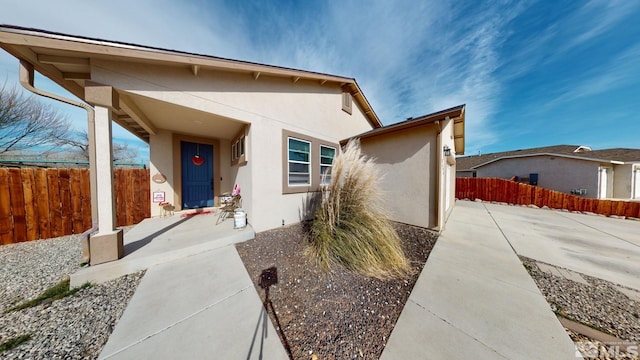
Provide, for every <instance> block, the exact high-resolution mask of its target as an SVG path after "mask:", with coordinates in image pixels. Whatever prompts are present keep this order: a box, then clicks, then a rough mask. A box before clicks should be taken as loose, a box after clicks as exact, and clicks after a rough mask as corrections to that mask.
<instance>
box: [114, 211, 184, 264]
mask: <svg viewBox="0 0 640 360" xmlns="http://www.w3.org/2000/svg"><path fill="white" fill-rule="evenodd" d="M192 218H193V216H187V217H183V218H182V219H180V220H178V221H176V222H174V223H173V224H171V225H167V226H165V227H163V228H162V229H160V230H158V231H156V232H154V233H153V234H150V235H147V236H145V237H143V238H142V239H140V240H137V241H134V242H132V243H129V244H125V245H124V256H125V257H126V256H127V255H130V254H132V253H134V252H136V251H137V250H140V249H141V248H143V247H144V246H146V245H148V244H149V243H150V242H151V241H152V240H153V239H155V238H157V237H158V236H160V235H162V234H164V233H166V232H167V231H169V230H171V229H173V228H175V227H177V226H179V225H180V224H182V223H184V222H186V221H187V220H191V219H192ZM125 236H126V234H125Z"/></svg>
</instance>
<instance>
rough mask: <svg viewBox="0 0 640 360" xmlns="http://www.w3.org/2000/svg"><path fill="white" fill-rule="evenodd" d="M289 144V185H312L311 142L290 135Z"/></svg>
mask: <svg viewBox="0 0 640 360" xmlns="http://www.w3.org/2000/svg"><path fill="white" fill-rule="evenodd" d="M287 144H288V147H287V153H288V168H289V171H288V184H289V186H298V185H311V142H309V141H306V140H301V139H296V138H294V137H289V138H288V140H287Z"/></svg>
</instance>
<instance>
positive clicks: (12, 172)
mask: <svg viewBox="0 0 640 360" xmlns="http://www.w3.org/2000/svg"><path fill="white" fill-rule="evenodd" d="M9 191H11V216H12V217H13V241H14V242H23V241H27V214H26V211H25V206H24V193H23V191H22V172H21V171H20V169H18V168H14V169H9Z"/></svg>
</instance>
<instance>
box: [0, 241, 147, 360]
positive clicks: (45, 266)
mask: <svg viewBox="0 0 640 360" xmlns="http://www.w3.org/2000/svg"><path fill="white" fill-rule="evenodd" d="M80 254H81V251H80V241H79V237H78V236H66V237H61V238H56V239H48V240H38V241H30V242H25V243H19V244H12V245H5V246H0V284H2V285H0V344H2V343H4V342H5V341H7V340H9V339H12V338H14V337H17V336H20V335H24V334H31V339H30V340H28V341H26V342H24V343H22V344H21V345H19V346H17V347H15V348H13V349H11V350H7V351H5V352H3V353H0V358H2V359H95V358H97V357H98V355H99V354H100V351H101V350H102V347H103V346H104V344H105V343H106V341H107V339H108V338H109V335H110V334H111V332H112V331H113V328H114V327H115V324H116V323H117V321H118V319H119V318H120V316H121V315H122V313H123V311H124V309H125V307H126V305H127V303H128V302H129V299H130V298H131V296H133V293H134V292H135V289H136V288H137V285H138V283H139V281H140V279H141V278H142V276H143V274H144V272H139V273H135V274H131V275H127V276H124V277H121V278H118V279H115V280H113V281H110V282H107V283H104V284H100V285H94V286H90V287H88V288H84V289H82V290H80V291H78V292H77V293H75V294H74V295H72V296H69V297H66V298H63V299H60V300H55V301H53V302H48V303H44V304H41V305H38V306H35V307H31V308H26V309H23V310H20V311H11V312H7V313H5V311H6V310H8V309H9V308H11V307H13V306H15V305H16V304H18V303H21V302H23V301H25V300H30V299H33V298H35V297H37V296H38V295H40V294H41V293H42V292H43V291H45V290H46V289H48V288H50V287H51V286H53V285H56V284H57V283H58V282H59V281H60V280H61V279H63V278H64V277H65V276H68V275H69V274H71V273H73V272H74V271H76V270H77V269H78V268H79V267H80V261H81V255H80Z"/></svg>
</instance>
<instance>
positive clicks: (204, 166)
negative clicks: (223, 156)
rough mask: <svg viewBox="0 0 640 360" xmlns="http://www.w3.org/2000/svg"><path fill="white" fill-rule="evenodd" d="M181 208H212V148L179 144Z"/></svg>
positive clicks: (203, 145) (183, 142)
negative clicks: (180, 157)
mask: <svg viewBox="0 0 640 360" xmlns="http://www.w3.org/2000/svg"><path fill="white" fill-rule="evenodd" d="M181 148H182V149H181V153H182V208H183V209H194V208H201V207H205V206H213V146H212V145H207V144H196V143H192V142H187V141H182V142H181Z"/></svg>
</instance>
